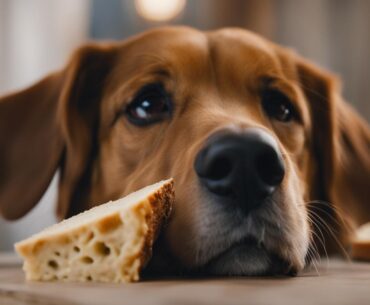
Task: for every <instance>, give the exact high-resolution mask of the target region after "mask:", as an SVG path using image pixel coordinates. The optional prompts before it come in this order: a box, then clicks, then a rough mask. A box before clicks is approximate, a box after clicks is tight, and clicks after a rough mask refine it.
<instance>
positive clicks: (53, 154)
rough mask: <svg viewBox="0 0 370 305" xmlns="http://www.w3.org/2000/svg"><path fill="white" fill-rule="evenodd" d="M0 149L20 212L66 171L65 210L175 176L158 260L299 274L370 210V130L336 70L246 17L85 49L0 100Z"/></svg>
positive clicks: (9, 205)
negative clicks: (240, 25) (232, 23)
mask: <svg viewBox="0 0 370 305" xmlns="http://www.w3.org/2000/svg"><path fill="white" fill-rule="evenodd" d="M0 147H1V150H0V169H1V172H0V209H1V214H2V216H3V217H5V218H7V219H17V218H19V217H21V216H22V215H24V214H25V213H27V212H28V211H29V210H30V209H31V208H32V207H34V206H35V204H36V203H37V202H38V201H39V199H40V198H41V196H42V195H43V193H44V192H45V190H46V188H47V187H48V184H49V182H50V180H51V179H52V177H53V175H54V174H55V172H56V171H57V170H58V171H59V172H60V182H59V192H58V194H59V195H58V205H57V215H58V216H59V218H60V219H62V218H66V217H70V216H72V215H75V214H77V213H79V212H81V211H84V210H86V209H88V208H91V207H92V206H95V205H98V204H101V203H104V202H106V201H109V200H114V199H118V198H120V197H122V196H124V195H126V194H128V193H130V192H132V191H134V190H137V189H139V188H141V187H143V186H145V185H148V184H151V183H154V182H156V181H159V180H161V179H166V178H169V177H174V179H175V186H176V205H175V207H174V212H173V215H172V218H171V220H170V221H169V223H168V225H167V227H166V228H165V229H164V230H163V232H162V235H161V236H160V239H159V241H158V243H157V246H156V251H154V253H155V254H154V257H153V260H152V263H151V264H150V265H151V268H152V270H157V271H158V270H162V269H163V270H166V268H167V269H168V270H171V269H173V270H182V271H181V272H185V271H190V272H192V271H194V272H196V271H197V270H202V272H205V273H206V274H213V275H264V274H281V275H294V274H297V272H299V271H301V270H302V269H303V268H304V266H305V265H307V264H308V262H309V261H311V260H312V259H313V258H314V257H315V256H316V255H317V254H318V253H322V251H327V252H329V253H333V252H334V253H335V252H338V251H339V246H338V244H339V245H341V246H343V247H344V248H346V246H347V245H348V241H349V239H350V236H351V230H353V228H356V227H357V226H359V225H361V224H362V223H365V222H367V221H370V204H369V198H370V185H369V181H370V155H369V152H370V131H369V127H368V126H367V123H366V122H365V120H363V119H362V118H360V116H359V115H358V114H356V113H355V111H354V110H353V109H352V108H351V107H350V106H349V105H348V104H347V103H346V102H345V101H344V99H343V98H342V96H341V94H340V82H339V80H338V79H337V77H336V76H334V75H332V74H331V73H329V72H327V71H325V70H323V69H321V68H319V67H316V66H315V65H313V64H312V63H310V62H309V61H307V60H305V59H303V58H302V57H300V56H299V55H297V54H296V53H295V52H294V51H292V50H290V49H286V48H284V47H281V46H278V45H276V44H274V43H272V42H269V41H267V40H265V39H264V38H262V37H259V36H258V35H256V34H253V33H251V32H248V31H247V30H243V29H237V28H226V29H220V30H216V31H210V32H201V31H198V30H195V29H192V28H187V27H164V28H158V29H154V30H151V31H149V32H145V33H143V34H140V35H137V36H134V37H132V38H130V39H127V40H125V41H123V42H117V43H101V44H89V45H85V46H83V47H81V48H80V49H78V50H77V51H76V52H75V53H74V54H73V55H72V56H71V59H70V61H69V63H68V64H67V65H66V67H65V68H63V69H62V70H60V71H57V72H55V73H52V74H51V75H48V76H47V77H46V78H44V79H43V80H41V81H39V82H38V83H37V84H35V85H33V86H32V87H30V88H28V89H26V90H23V91H19V92H15V93H13V94H10V95H7V96H5V97H3V98H1V100H0ZM348 228H349V229H348ZM336 240H337V241H338V242H336Z"/></svg>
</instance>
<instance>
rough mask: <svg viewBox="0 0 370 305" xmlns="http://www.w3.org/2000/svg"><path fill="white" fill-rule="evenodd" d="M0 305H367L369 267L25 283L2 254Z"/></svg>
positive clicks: (341, 264)
mask: <svg viewBox="0 0 370 305" xmlns="http://www.w3.org/2000/svg"><path fill="white" fill-rule="evenodd" d="M0 304H1V305H19V304H27V305H28V304H40V305H60V304H63V305H64V304H73V305H74V304H86V305H95V304H96V305H108V304H120V305H121V304H132V305H140V304H150V305H153V304H161V305H177V304H179V305H185V304H192V305H193V304H212V305H217V304H227V305H229V304H254V305H258V304H273V305H279V304H284V305H290V304H292V305H293V304H294V305H304V304H315V305H319V304H333V305H341V304H343V305H351V304H354V305H362V304H364V305H370V263H359V262H356V263H355V262H353V263H351V262H345V261H341V260H332V261H330V262H328V261H326V260H323V261H322V263H321V265H320V266H319V267H318V270H317V271H316V270H315V269H312V270H309V271H306V272H304V273H302V274H301V275H299V276H298V277H295V278H242V277H239V278H235V277H230V278H207V279H166V280H163V279H162V280H155V281H146V282H139V283H134V284H120V285H112V284H94V283H87V284H75V283H73V284H72V283H37V282H26V281H25V280H24V275H23V273H22V270H21V267H20V265H19V261H18V260H16V259H14V257H13V256H4V255H0Z"/></svg>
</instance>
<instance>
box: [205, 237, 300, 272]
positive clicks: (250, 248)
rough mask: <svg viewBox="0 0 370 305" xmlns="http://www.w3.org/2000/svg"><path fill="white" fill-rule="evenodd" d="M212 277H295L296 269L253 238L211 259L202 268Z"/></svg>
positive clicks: (234, 245)
mask: <svg viewBox="0 0 370 305" xmlns="http://www.w3.org/2000/svg"><path fill="white" fill-rule="evenodd" d="M202 269H203V272H205V273H207V274H213V275H248V276H273V275H282V276H283V275H286V276H295V275H296V274H297V269H296V268H295V267H294V266H292V264H291V263H289V262H288V261H287V260H286V259H283V258H281V257H280V256H279V255H278V254H276V253H273V252H271V251H268V250H267V249H266V247H265V246H264V245H263V244H262V243H259V242H257V241H256V240H255V239H254V238H246V239H244V240H242V241H239V242H237V243H235V244H233V245H232V246H230V247H229V248H227V249H225V250H224V251H222V252H221V253H219V254H217V255H216V256H215V257H213V258H211V259H210V260H209V261H208V263H206V264H205V266H204V267H203V268H202Z"/></svg>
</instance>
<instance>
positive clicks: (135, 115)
mask: <svg viewBox="0 0 370 305" xmlns="http://www.w3.org/2000/svg"><path fill="white" fill-rule="evenodd" d="M126 115H127V117H128V119H129V121H130V122H131V123H133V124H135V125H139V126H146V125H149V124H152V123H156V122H159V121H161V120H163V119H165V118H167V117H169V115H170V99H169V96H168V94H167V93H166V91H165V90H164V88H163V87H162V86H161V85H158V84H152V85H148V86H146V87H144V88H142V89H141V90H140V91H139V93H138V94H137V95H136V96H135V98H134V99H133V100H132V102H131V103H130V104H129V105H128V106H127V108H126Z"/></svg>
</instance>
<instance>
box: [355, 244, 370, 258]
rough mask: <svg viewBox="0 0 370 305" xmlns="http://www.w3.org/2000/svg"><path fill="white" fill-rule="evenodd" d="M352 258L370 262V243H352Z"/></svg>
mask: <svg viewBox="0 0 370 305" xmlns="http://www.w3.org/2000/svg"><path fill="white" fill-rule="evenodd" d="M352 258H354V259H358V260H365V261H370V241H355V242H352Z"/></svg>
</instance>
